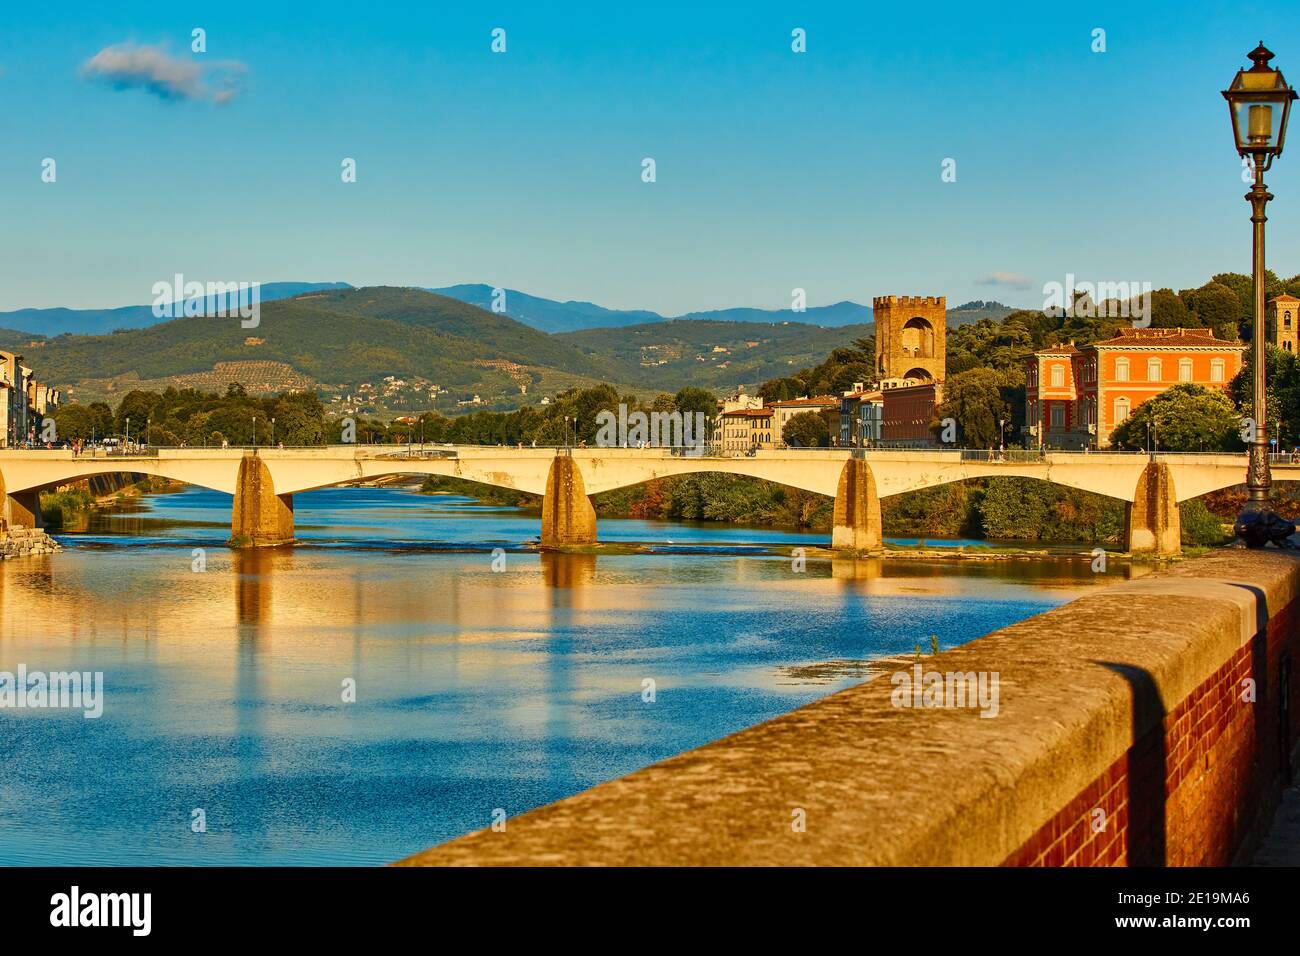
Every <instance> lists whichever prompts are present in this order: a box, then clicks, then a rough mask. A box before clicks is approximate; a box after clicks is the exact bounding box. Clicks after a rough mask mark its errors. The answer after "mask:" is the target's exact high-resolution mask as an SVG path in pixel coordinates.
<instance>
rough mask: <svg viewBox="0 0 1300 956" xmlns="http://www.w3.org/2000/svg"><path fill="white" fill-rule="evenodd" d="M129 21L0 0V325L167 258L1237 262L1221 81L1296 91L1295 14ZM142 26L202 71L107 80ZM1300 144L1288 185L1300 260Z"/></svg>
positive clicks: (97, 300)
mask: <svg viewBox="0 0 1300 956" xmlns="http://www.w3.org/2000/svg"><path fill="white" fill-rule="evenodd" d="M112 6H117V5H109V4H103V3H81V2H72V3H60V4H53V5H50V4H19V3H9V4H4V5H3V7H0V109H2V110H3V113H2V119H3V135H2V136H0V222H3V224H4V228H3V229H2V230H0V309H13V308H20V307H24V306H54V305H65V306H73V307H90V306H111V305H125V304H133V303H141V302H148V301H150V300H151V298H152V296H151V293H150V290H151V287H152V286H153V284H154V283H155V282H157V281H159V280H160V279H170V277H171V276H172V275H173V274H174V273H176V272H180V273H183V274H184V275H185V276H186V278H187V279H195V280H199V281H209V280H213V281H273V280H305V281H327V280H339V281H346V282H351V283H353V284H356V285H371V284H391V285H421V286H439V285H448V284H452V283H458V282H488V283H492V284H495V285H502V286H508V287H511V288H517V289H521V290H524V291H527V292H530V293H533V294H536V295H543V296H548V297H552V298H559V299H567V298H576V299H587V300H591V301H595V302H598V303H600V304H602V305H606V306H610V307H616V308H649V309H654V310H657V311H660V312H664V313H668V314H675V313H680V312H683V311H688V310H693V309H706V308H721V307H729V306H738V305H750V306H760V307H766V308H782V307H787V306H788V305H789V303H790V291H791V289H793V288H795V287H800V288H803V289H805V290H806V291H807V297H808V302H809V304H810V305H819V304H827V303H831V302H835V301H839V300H841V299H855V300H858V301H863V302H869V301H870V298H871V297H872V296H873V295H883V294H890V293H894V294H936V295H947V296H948V298H949V301H950V302H958V301H965V300H967V299H974V298H988V299H1000V300H1002V301H1004V302H1009V303H1011V304H1021V305H1027V306H1039V305H1041V304H1042V292H1041V290H1042V286H1043V284H1044V283H1047V282H1052V281H1056V282H1064V281H1065V277H1066V275H1067V273H1072V274H1074V275H1075V276H1076V277H1077V278H1078V279H1080V280H1094V281H1095V280H1105V281H1124V280H1128V281H1150V282H1152V283H1153V284H1154V285H1155V286H1156V287H1157V288H1159V287H1162V286H1172V287H1174V288H1182V287H1186V286H1190V285H1199V284H1200V283H1201V282H1203V281H1205V279H1206V278H1208V277H1209V275H1211V274H1212V273H1214V272H1218V271H1222V270H1225V269H1231V270H1236V271H1243V272H1244V271H1247V269H1248V267H1249V261H1250V245H1249V238H1250V232H1249V230H1250V223H1249V211H1248V207H1247V204H1246V203H1245V202H1244V201H1243V198H1242V196H1243V194H1244V192H1245V189H1246V186H1245V184H1244V183H1242V181H1241V175H1240V174H1241V169H1240V165H1239V163H1240V161H1239V160H1238V158H1237V156H1236V153H1235V151H1234V150H1233V148H1232V144H1231V136H1230V132H1229V127H1228V116H1227V109H1226V107H1225V106H1224V103H1223V100H1222V98H1221V97H1220V96H1219V90H1221V89H1223V88H1224V87H1225V86H1226V84H1227V83H1228V81H1229V80H1230V79H1231V77H1232V75H1233V72H1234V71H1235V70H1236V69H1237V68H1238V66H1239V65H1244V64H1245V62H1246V61H1245V54H1246V53H1247V52H1248V51H1249V50H1250V49H1251V48H1252V47H1253V46H1254V45H1255V43H1256V42H1257V41H1259V40H1260V39H1261V37H1262V38H1263V39H1264V41H1265V43H1266V44H1268V45H1269V47H1270V48H1271V49H1272V50H1273V51H1274V52H1275V53H1276V54H1277V55H1278V58H1277V60H1276V61H1275V63H1276V65H1278V66H1280V67H1281V68H1282V69H1283V71H1284V72H1288V73H1289V74H1290V79H1291V81H1292V82H1293V83H1300V5H1297V4H1294V3H1281V2H1277V3H1260V4H1252V3H1239V4H1221V3H1200V2H1193V3H1144V4H1141V5H1138V4H1133V3H1064V4H1052V5H1047V4H1038V3H1034V4H1029V3H1024V4H1015V3H1011V4H1000V5H993V4H988V5H983V4H981V5H979V6H973V5H972V6H966V5H958V4H945V3H924V4H921V3H916V4H908V5H899V4H890V5H882V8H881V9H876V8H875V7H876V6H877V5H874V4H863V3H852V4H849V3H844V4H821V3H782V4H777V3H749V4H734V5H733V4H728V5H725V6H720V5H707V6H706V5H705V4H698V3H696V4H676V3H660V2H656V3H653V4H645V5H635V4H634V5H620V6H619V8H618V9H617V10H611V9H609V8H608V6H609V5H596V4H592V5H584V4H566V5H564V7H563V8H560V7H559V6H558V5H543V4H536V3H533V4H525V3H520V4H483V5H479V4H474V5H473V7H474V8H475V9H467V7H468V6H470V5H462V4H457V5H450V4H439V3H432V2H424V3H418V4H417V3H409V4H408V3H375V4H358V3H354V2H348V3H335V2H330V0H320V2H317V3H316V4H314V5H312V6H311V7H310V8H309V7H304V6H302V5H298V4H294V5H292V6H293V7H296V8H297V9H296V10H295V11H283V12H277V11H276V10H275V9H272V7H273V6H274V5H273V4H269V3H265V2H261V3H242V2H222V3H211V4H185V5H184V6H185V8H186V9H184V10H179V9H178V8H179V7H180V6H181V5H178V4H174V3H125V4H122V5H120V6H122V7H123V8H124V9H111V7H112ZM286 6H289V5H286ZM548 7H549V9H548ZM308 9H310V10H311V11H312V12H311V14H310V15H305V14H304V12H303V11H305V10H308ZM195 27H202V28H204V29H205V30H206V32H207V52H206V53H205V54H202V55H194V54H192V53H191V52H190V37H191V30H192V29H193V28H195ZM496 27H501V28H504V29H505V30H506V42H507V51H506V52H505V53H504V54H494V53H492V52H491V49H490V44H491V31H492V30H493V28H496ZM796 27H799V28H803V29H805V30H806V31H807V47H808V49H807V52H806V53H803V54H795V53H793V52H792V51H791V49H790V44H791V37H790V33H791V30H792V29H794V28H796ZM1097 27H1100V28H1102V29H1104V30H1105V31H1106V47H1107V49H1106V52H1105V53H1094V52H1092V49H1091V46H1092V42H1093V39H1092V31H1093V29H1094V28H1097ZM126 45H131V46H132V47H133V48H135V49H137V50H138V49H140V48H147V49H149V50H150V51H152V52H155V53H158V54H159V55H160V56H161V57H163V58H164V60H163V62H172V63H173V64H176V63H179V64H180V67H179V68H180V69H182V70H191V71H192V70H194V69H196V68H197V70H199V71H200V73H199V76H198V78H197V79H193V78H191V79H190V80H187V81H186V82H184V83H181V84H179V87H183V89H179V92H177V91H176V90H173V95H172V96H170V97H163V96H159V95H157V94H156V93H154V92H150V91H149V90H147V89H144V88H140V87H139V86H130V85H123V84H118V85H114V84H113V83H111V82H107V81H106V80H108V79H111V77H108V76H105V75H103V74H102V73H101V75H99V76H94V75H87V74H86V64H87V63H88V62H90V61H91V60H92V58H95V57H96V56H97V55H98V54H101V53H102V51H105V50H114V49H116V50H121V49H122V48H123V47H124V46H126ZM168 58H169V59H168ZM187 63H189V64H190V65H189V66H188V67H187V66H186V65H185V64H187ZM231 76H235V77H236V78H238V80H239V84H238V86H237V87H234V88H232V89H233V90H234V91H235V92H234V95H233V96H232V98H230V99H229V101H228V102H225V103H224V104H222V105H218V104H216V103H214V102H213V100H214V99H215V98H217V95H218V93H219V92H220V91H221V90H223V89H226V86H225V83H226V81H227V78H229V77H231ZM1293 125H1300V118H1297V120H1296V124H1293ZM1292 137H1293V140H1292V145H1291V150H1290V151H1289V152H1288V153H1287V154H1285V155H1284V156H1283V157H1282V158H1281V159H1280V160H1279V161H1278V162H1277V163H1276V164H1275V165H1274V168H1273V170H1272V171H1270V174H1269V176H1268V184H1269V186H1270V189H1271V190H1272V191H1273V193H1274V194H1275V195H1276V196H1277V199H1276V200H1275V201H1274V202H1273V203H1272V204H1271V205H1270V207H1269V217H1270V218H1269V252H1270V255H1269V266H1270V267H1271V268H1273V269H1274V270H1275V271H1277V272H1279V273H1282V274H1284V275H1288V276H1289V275H1293V274H1295V273H1297V272H1300V130H1294V129H1293V130H1292ZM46 157H52V158H54V159H55V160H56V162H57V175H58V178H57V182H55V183H52V184H51V183H43V182H42V181H41V162H42V160H43V159H44V158H46ZM345 157H352V158H355V159H356V161H357V182H355V183H350V184H344V183H342V182H341V180H340V163H341V161H342V160H343V158H345ZM644 157H653V158H654V159H655V161H656V164H657V181H656V182H655V183H653V184H647V183H643V182H642V181H641V161H642V159H643V158H644ZM945 158H952V159H955V160H956V163H957V166H956V169H957V181H956V182H952V183H945V182H942V181H941V177H940V172H941V163H942V162H943V160H944V159H945ZM997 275H1003V276H1012V277H1020V278H1019V280H1015V281H1011V282H1008V281H1005V280H1004V281H1001V282H996V281H990V279H989V277H991V276H997Z"/></svg>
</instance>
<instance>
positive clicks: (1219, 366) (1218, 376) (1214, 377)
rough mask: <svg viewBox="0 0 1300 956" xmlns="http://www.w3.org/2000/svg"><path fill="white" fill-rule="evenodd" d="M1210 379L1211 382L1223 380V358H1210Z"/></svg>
mask: <svg viewBox="0 0 1300 956" xmlns="http://www.w3.org/2000/svg"><path fill="white" fill-rule="evenodd" d="M1210 381H1211V382H1222V381H1223V359H1221V358H1220V359H1211V360H1210Z"/></svg>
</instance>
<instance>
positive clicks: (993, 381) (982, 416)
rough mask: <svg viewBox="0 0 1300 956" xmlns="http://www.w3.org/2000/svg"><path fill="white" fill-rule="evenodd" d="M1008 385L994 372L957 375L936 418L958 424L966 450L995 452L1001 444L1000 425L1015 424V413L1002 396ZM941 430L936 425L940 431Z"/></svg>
mask: <svg viewBox="0 0 1300 956" xmlns="http://www.w3.org/2000/svg"><path fill="white" fill-rule="evenodd" d="M1004 381H1005V379H1004V377H1003V376H1001V375H999V374H998V373H997V372H995V371H994V370H993V369H991V368H973V369H970V370H968V371H965V372H961V373H959V374H957V375H954V376H953V377H952V378H951V379H949V380H948V382H947V384H946V385H945V386H944V398H943V404H941V405H940V406H939V408H938V410H937V412H936V414H937V416H938V418H939V419H940V420H942V419H944V418H951V419H953V420H954V421H956V423H957V433H958V437H959V439H960V441H961V443H962V444H963V445H965V446H966V447H968V448H992V447H993V446H995V445H997V444H998V441H999V434H1000V433H999V425H998V422H999V421H1006V422H1007V424H1008V426H1010V425H1011V424H1012V421H1011V409H1010V408H1009V407H1008V405H1007V402H1006V400H1005V399H1004V398H1003V394H1002V392H1003V387H1004ZM939 427H941V426H940V425H939V423H938V422H936V423H935V428H936V430H937V429H938V428H939ZM1011 433H1012V432H1011V431H1010V429H1008V434H1011Z"/></svg>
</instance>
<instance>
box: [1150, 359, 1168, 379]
mask: <svg viewBox="0 0 1300 956" xmlns="http://www.w3.org/2000/svg"><path fill="white" fill-rule="evenodd" d="M1163 376H1164V372H1163V370H1162V369H1161V367H1160V359H1147V381H1148V382H1158V381H1160V379H1161V378H1162V377H1163Z"/></svg>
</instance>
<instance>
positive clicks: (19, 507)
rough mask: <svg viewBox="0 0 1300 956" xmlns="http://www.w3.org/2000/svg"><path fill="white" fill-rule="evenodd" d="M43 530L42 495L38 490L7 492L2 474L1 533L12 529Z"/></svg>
mask: <svg viewBox="0 0 1300 956" xmlns="http://www.w3.org/2000/svg"><path fill="white" fill-rule="evenodd" d="M19 527H21V528H43V527H45V519H44V518H42V517H41V493H40V491H38V490H36V489H31V490H29V491H16V492H14V493H13V494H12V495H11V494H7V493H6V492H5V479H4V475H3V474H0V531H7V530H8V529H10V528H19Z"/></svg>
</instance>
